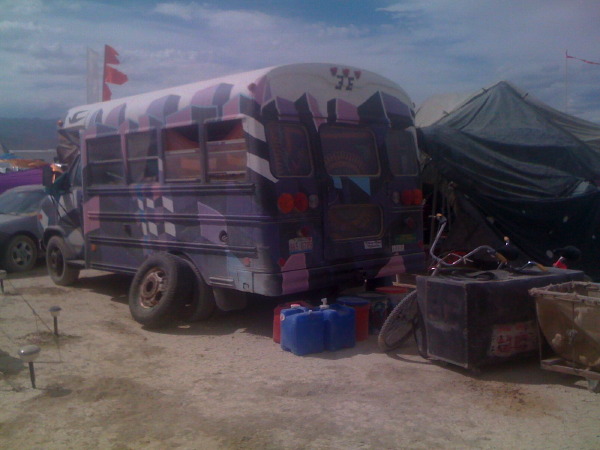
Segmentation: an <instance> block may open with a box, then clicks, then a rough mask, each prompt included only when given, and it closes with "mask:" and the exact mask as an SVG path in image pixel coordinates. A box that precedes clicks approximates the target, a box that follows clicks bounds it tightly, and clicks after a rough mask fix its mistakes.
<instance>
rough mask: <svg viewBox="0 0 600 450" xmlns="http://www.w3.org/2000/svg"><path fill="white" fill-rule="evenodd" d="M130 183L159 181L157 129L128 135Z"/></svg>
mask: <svg viewBox="0 0 600 450" xmlns="http://www.w3.org/2000/svg"><path fill="white" fill-rule="evenodd" d="M126 143H127V162H128V165H129V174H128V175H129V177H128V178H129V182H130V183H150V182H153V181H158V145H157V140H156V131H155V130H150V131H143V132H140V133H132V134H129V135H127V137H126Z"/></svg>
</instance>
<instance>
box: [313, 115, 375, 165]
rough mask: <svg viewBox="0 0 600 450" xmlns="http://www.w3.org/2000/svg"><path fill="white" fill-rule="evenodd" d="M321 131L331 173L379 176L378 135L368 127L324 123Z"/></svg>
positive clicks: (326, 161)
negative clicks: (374, 134)
mask: <svg viewBox="0 0 600 450" xmlns="http://www.w3.org/2000/svg"><path fill="white" fill-rule="evenodd" d="M319 134H320V136H321V147H322V150H323V158H324V160H325V169H326V170H327V173H328V174H329V175H334V176H365V177H374V176H377V175H379V159H378V158H377V146H376V143H375V136H373V133H372V132H371V131H370V130H369V129H368V128H357V127H344V126H335V125H323V126H322V127H321V129H320V132H319Z"/></svg>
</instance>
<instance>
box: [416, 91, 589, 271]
mask: <svg viewBox="0 0 600 450" xmlns="http://www.w3.org/2000/svg"><path fill="white" fill-rule="evenodd" d="M427 112H428V113H431V110H429V111H427ZM429 116H430V117H432V115H431V114H429ZM433 116H434V115H433ZM418 118H419V112H418V113H417V123H419V120H418ZM421 124H423V121H421ZM419 138H420V143H419V145H420V147H421V150H422V151H423V152H424V153H425V154H426V155H427V156H428V157H429V158H430V161H429V164H432V165H433V166H434V168H435V169H436V170H437V171H439V173H440V174H441V175H442V176H443V177H444V178H445V179H446V180H448V181H450V182H452V185H453V186H454V189H455V190H456V191H457V192H458V193H460V194H461V195H462V196H464V197H465V198H466V199H468V200H469V201H470V202H471V203H472V204H473V205H474V206H475V207H476V208H475V211H478V212H479V213H480V214H481V216H482V217H483V218H485V219H486V221H487V223H488V224H489V225H490V226H491V227H492V228H493V229H494V230H495V232H496V233H497V234H498V235H500V236H501V235H506V236H508V237H510V239H511V241H512V242H513V243H514V244H515V245H517V246H518V247H520V248H521V250H522V251H523V252H525V253H526V254H527V255H528V256H529V257H530V258H532V259H535V260H537V261H539V262H542V263H544V264H550V263H551V262H552V258H553V256H552V254H551V250H553V249H556V248H559V247H563V246H566V245H575V246H577V247H578V248H579V249H580V250H582V252H583V255H582V259H581V260H580V261H579V262H578V263H576V264H573V265H571V267H575V266H577V267H578V268H582V269H584V270H585V271H586V272H587V273H588V274H590V275H591V276H593V277H594V278H600V190H599V189H598V187H597V184H598V183H599V182H600V148H598V143H599V142H600V126H598V125H595V124H593V123H589V122H586V121H583V120H581V119H577V118H574V117H571V116H568V115H566V114H563V113H560V112H559V111H556V110H553V109H552V108H550V107H549V106H547V105H545V104H543V103H541V102H540V101H538V100H536V99H534V98H531V96H528V95H527V94H526V93H523V92H522V91H520V90H519V89H518V88H515V87H513V86H512V85H510V84H509V83H506V82H500V83H498V84H496V85H494V86H492V87H491V88H489V89H485V90H482V91H480V92H478V93H476V94H474V95H471V96H469V97H467V98H466V99H465V100H464V101H462V102H457V104H455V108H454V109H453V110H451V111H447V110H443V111H441V113H440V114H439V118H438V119H437V120H435V121H434V123H433V124H432V125H429V126H424V127H422V128H420V129H419ZM455 226H460V224H459V223H456V224H455ZM465 245H468V243H465Z"/></svg>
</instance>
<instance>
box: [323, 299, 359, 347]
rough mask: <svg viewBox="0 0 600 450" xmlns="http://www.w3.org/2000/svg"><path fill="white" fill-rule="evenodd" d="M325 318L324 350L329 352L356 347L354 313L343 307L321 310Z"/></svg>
mask: <svg viewBox="0 0 600 450" xmlns="http://www.w3.org/2000/svg"><path fill="white" fill-rule="evenodd" d="M322 311H323V315H324V318H325V349H327V350H329V351H335V350H339V349H341V348H352V347H354V346H355V345H356V330H355V323H356V322H355V321H356V319H355V311H354V308H351V307H349V306H344V305H330V306H328V307H327V308H323V309H322Z"/></svg>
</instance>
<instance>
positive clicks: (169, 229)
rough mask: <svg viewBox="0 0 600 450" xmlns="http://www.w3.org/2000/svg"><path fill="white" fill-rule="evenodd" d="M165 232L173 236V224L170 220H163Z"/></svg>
mask: <svg viewBox="0 0 600 450" xmlns="http://www.w3.org/2000/svg"><path fill="white" fill-rule="evenodd" d="M165 233H167V234H169V235H171V236H173V237H175V224H174V223H171V222H165Z"/></svg>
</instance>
